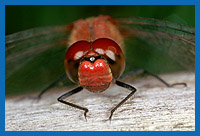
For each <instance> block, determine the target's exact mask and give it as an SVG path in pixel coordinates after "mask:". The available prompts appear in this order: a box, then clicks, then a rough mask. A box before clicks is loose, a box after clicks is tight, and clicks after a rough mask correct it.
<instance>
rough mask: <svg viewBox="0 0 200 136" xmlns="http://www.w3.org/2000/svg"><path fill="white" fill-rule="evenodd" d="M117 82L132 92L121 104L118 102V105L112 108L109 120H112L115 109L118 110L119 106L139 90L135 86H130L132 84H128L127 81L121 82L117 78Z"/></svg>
mask: <svg viewBox="0 0 200 136" xmlns="http://www.w3.org/2000/svg"><path fill="white" fill-rule="evenodd" d="M115 83H116V84H117V85H118V86H121V87H123V88H126V89H128V90H130V91H131V93H130V94H129V95H127V96H126V97H125V98H124V99H123V100H122V101H121V102H120V103H119V104H117V106H115V107H114V108H113V109H112V110H111V113H110V117H109V120H110V121H111V118H112V115H113V113H114V112H115V110H116V109H117V108H118V107H120V106H121V105H122V104H123V103H124V102H125V101H126V100H128V99H129V98H130V97H131V96H132V95H133V94H134V93H135V92H136V91H137V89H136V88H135V87H133V86H130V85H128V84H126V83H123V82H121V81H117V80H116V82H115Z"/></svg>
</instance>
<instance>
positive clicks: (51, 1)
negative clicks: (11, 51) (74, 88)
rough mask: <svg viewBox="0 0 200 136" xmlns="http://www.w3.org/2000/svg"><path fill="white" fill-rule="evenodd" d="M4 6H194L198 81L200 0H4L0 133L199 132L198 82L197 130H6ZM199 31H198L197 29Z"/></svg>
mask: <svg viewBox="0 0 200 136" xmlns="http://www.w3.org/2000/svg"><path fill="white" fill-rule="evenodd" d="M5 5H195V29H196V41H195V42H196V47H195V52H196V62H195V66H196V71H195V75H196V81H197V82H198V81H200V70H199V69H198V67H199V66H200V61H199V60H198V59H199V58H200V54H199V51H200V47H199V45H200V15H199V13H200V1H199V0H179V1H178V0H177V1H175V0H167V1H161V0H140V1H139V0H135V1H134V0H69V1H67V0H48V1H47V0H1V1H0V17H1V21H0V44H1V46H0V65H1V66H0V76H1V78H0V89H1V91H0V93H1V94H0V107H1V109H0V110H1V112H0V136H1V135H20V136H21V135H22V136H23V135H24V136H27V135H44V134H46V135H55V134H57V135H59V136H62V135H65V136H66V134H68V135H87V136H89V135H108V134H109V135H110V134H111V135H116V136H117V135H130V134H136V135H155V136H156V135H159V136H160V135H162V136H164V135H166V136H169V135H170V136H172V135H181V136H182V135H185V136H187V135H188V136H191V135H197V134H198V135H200V125H199V124H200V123H199V122H200V121H199V120H200V107H199V105H198V104H197V103H199V102H200V99H199V98H200V97H199V96H200V92H199V90H198V89H199V88H200V84H195V88H196V89H195V90H196V92H195V93H196V94H195V97H196V99H195V102H196V105H195V108H196V112H195V115H196V116H195V120H196V123H195V129H196V131H192V132H184V131H183V132H52V131H51V132H38V131H37V132H32V131H31V132H27V131H26V132H15V131H14V132H9V131H6V132H5ZM197 30H198V31H197Z"/></svg>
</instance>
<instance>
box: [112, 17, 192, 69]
mask: <svg viewBox="0 0 200 136" xmlns="http://www.w3.org/2000/svg"><path fill="white" fill-rule="evenodd" d="M116 21H117V22H118V24H120V25H119V28H120V30H121V32H122V33H123V34H124V35H125V37H128V39H134V38H137V39H140V40H142V41H143V42H144V43H147V44H148V45H151V47H152V48H157V49H158V50H159V51H160V52H162V53H165V54H166V55H168V56H169V57H170V58H171V59H172V60H175V61H176V62H177V63H179V64H180V65H181V66H182V67H184V68H186V69H188V70H194V67H195V28H193V27H190V26H186V25H181V24H177V23H171V22H168V21H162V20H157V19H152V18H142V17H129V18H118V19H116ZM134 46H137V45H134Z"/></svg>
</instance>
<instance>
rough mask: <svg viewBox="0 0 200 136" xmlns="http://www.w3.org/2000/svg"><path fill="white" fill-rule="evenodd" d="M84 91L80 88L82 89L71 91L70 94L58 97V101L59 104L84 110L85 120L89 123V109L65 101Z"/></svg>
mask: <svg viewBox="0 0 200 136" xmlns="http://www.w3.org/2000/svg"><path fill="white" fill-rule="evenodd" d="M82 90H83V87H81V86H80V87H78V88H75V89H73V90H72V91H70V92H67V93H65V94H63V95H61V96H60V97H58V99H57V100H58V101H59V102H61V103H63V104H66V105H69V106H72V107H74V108H77V109H80V110H84V111H85V112H84V116H85V120H86V121H87V118H86V113H87V112H88V109H87V108H85V107H81V106H79V105H76V104H73V103H70V102H66V101H64V99H65V98H67V97H69V96H71V95H73V94H76V93H78V92H80V91H82Z"/></svg>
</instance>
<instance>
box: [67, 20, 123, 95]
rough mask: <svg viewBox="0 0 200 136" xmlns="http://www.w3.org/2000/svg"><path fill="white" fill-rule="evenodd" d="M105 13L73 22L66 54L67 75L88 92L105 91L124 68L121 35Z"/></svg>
mask: <svg viewBox="0 0 200 136" xmlns="http://www.w3.org/2000/svg"><path fill="white" fill-rule="evenodd" d="M110 20H111V18H109V17H107V16H99V17H97V18H89V19H87V20H79V21H76V22H75V23H74V28H73V30H72V34H71V36H70V38H69V43H73V44H72V45H71V46H70V47H69V49H68V51H67V52H66V56H65V71H66V74H67V75H68V77H69V78H70V79H71V80H72V81H74V82H78V83H79V84H80V85H81V86H83V87H84V88H86V89H87V90H89V91H91V92H102V91H104V90H106V89H107V88H108V87H109V85H110V83H111V82H112V80H113V79H116V78H118V77H119V76H120V75H121V74H122V73H123V71H124V67H125V60H124V55H123V52H122V50H121V48H120V46H119V45H118V44H117V43H116V42H114V41H113V40H115V41H117V42H119V44H120V45H123V43H122V38H121V35H120V33H119V31H118V30H117V28H116V26H115V25H114V24H112V22H111V21H110Z"/></svg>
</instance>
